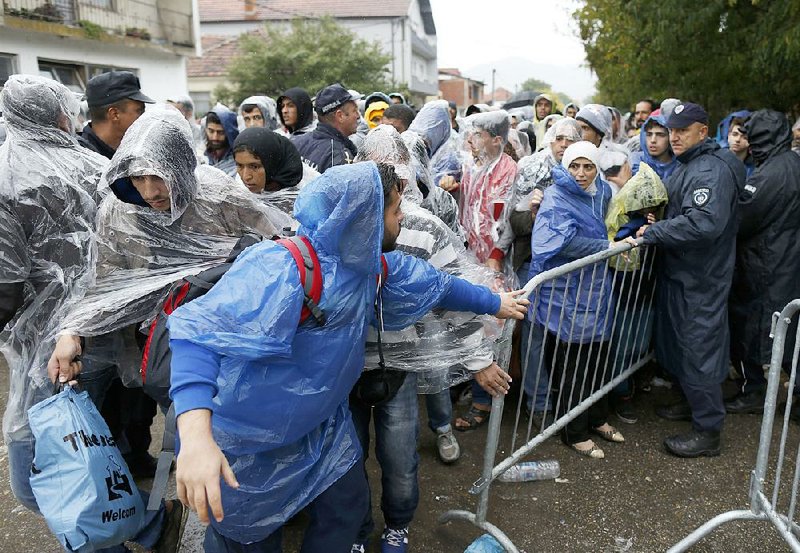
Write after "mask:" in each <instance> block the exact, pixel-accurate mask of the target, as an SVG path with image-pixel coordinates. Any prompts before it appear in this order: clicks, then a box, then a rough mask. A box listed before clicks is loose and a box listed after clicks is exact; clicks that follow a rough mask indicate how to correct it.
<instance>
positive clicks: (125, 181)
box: [104, 106, 197, 224]
mask: <svg viewBox="0 0 800 553" xmlns="http://www.w3.org/2000/svg"><path fill="white" fill-rule="evenodd" d="M192 140H193V138H192V129H191V127H190V126H189V122H188V121H186V119H184V117H183V116H182V115H181V114H180V112H179V111H178V110H176V109H175V108H172V107H167V106H155V107H153V108H151V109H149V110H147V111H146V112H145V113H144V115H142V116H141V117H139V118H138V119H137V120H136V121H135V122H134V123H133V125H131V126H130V128H129V129H128V130H127V132H126V133H125V136H124V137H123V138H122V142H121V143H120V145H119V148H117V151H116V152H115V153H114V157H113V158H112V159H111V163H110V164H109V166H108V169H107V170H106V173H105V175H104V180H105V181H106V182H107V183H108V185H109V187H110V188H111V190H112V191H113V192H114V194H115V195H116V196H117V198H119V199H120V200H121V201H123V202H125V203H128V204H133V205H137V206H142V207H144V208H145V209H144V210H142V215H143V216H144V217H146V218H151V219H154V220H156V221H158V222H159V223H161V224H163V220H164V219H168V220H169V222H170V223H174V222H175V221H177V220H178V219H179V218H180V216H181V215H182V214H183V212H184V211H185V210H186V207H187V206H188V205H189V204H190V203H191V202H192V201H193V200H194V198H195V196H196V195H197V179H196V178H195V174H194V170H195V167H197V157H196V156H195V153H194V149H193V147H192ZM144 175H155V176H157V177H160V178H161V179H163V180H164V183H165V184H166V186H167V189H168V190H169V196H170V206H171V207H170V210H169V212H167V213H162V212H158V211H155V210H153V209H150V208H149V204H148V203H147V202H146V201H145V200H144V199H143V198H142V196H141V194H139V192H138V191H137V190H136V188H135V187H134V186H133V184H132V183H131V180H130V177H139V176H144Z"/></svg>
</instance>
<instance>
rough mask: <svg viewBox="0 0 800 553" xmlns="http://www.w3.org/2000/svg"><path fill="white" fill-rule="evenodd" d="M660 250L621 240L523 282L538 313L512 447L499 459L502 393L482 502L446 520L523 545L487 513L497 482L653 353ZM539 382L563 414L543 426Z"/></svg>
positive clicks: (505, 349)
mask: <svg viewBox="0 0 800 553" xmlns="http://www.w3.org/2000/svg"><path fill="white" fill-rule="evenodd" d="M654 253H655V250H654V249H652V248H646V247H637V248H634V247H633V246H631V245H630V244H627V243H625V244H620V245H617V246H615V247H614V248H612V249H609V250H606V251H603V252H600V253H597V254H594V255H591V256H588V257H584V258H582V259H579V260H576V261H573V262H570V263H567V264H565V265H562V266H560V267H557V268H555V269H551V270H549V271H545V272H543V273H541V274H539V275H537V276H536V277H534V278H533V279H531V280H530V281H529V282H528V283H527V284H526V285H525V292H526V295H527V297H528V298H529V299H530V300H531V308H532V313H533V318H534V319H535V321H534V322H533V323H531V324H526V325H525V326H529V327H530V328H529V332H528V334H527V340H526V346H525V347H523V348H522V352H521V355H522V361H523V362H522V380H523V389H524V390H525V392H524V393H523V391H521V392H520V397H519V400H518V402H517V405H516V412H515V415H514V424H513V429H512V431H511V435H510V436H507V437H505V439H507V440H508V442H509V443H510V447H509V448H508V449H507V450H509V451H511V452H512V453H511V454H510V455H508V456H507V457H505V458H503V459H501V460H499V462H498V460H497V451H498V445H499V444H500V440H501V434H503V432H502V426H501V425H502V419H503V409H504V407H505V398H503V397H500V398H495V399H494V401H493V402H492V410H491V415H490V418H489V425H488V426H489V429H488V435H487V440H486V449H485V451H484V464H483V472H482V476H481V478H480V479H478V480H477V481H476V482H475V483H474V484H473V485H472V488H471V489H470V493H471V494H473V495H478V501H477V507H476V510H475V512H474V513H472V512H469V511H463V510H451V511H447V512H445V513H444V514H442V516H441V517H440V518H439V521H440V522H442V523H444V522H448V521H453V520H466V521H468V522H471V523H472V524H474V525H475V526H477V527H478V528H480V529H482V530H483V531H485V532H488V533H489V534H491V535H492V536H494V538H495V539H497V541H498V542H499V543H500V544H501V545H502V546H503V547H504V548H505V549H506V551H508V552H510V553H517V552H518V550H517V548H516V546H515V545H514V543H513V542H512V541H511V540H510V539H509V538H508V536H506V535H505V534H504V533H503V532H502V531H501V530H500V529H499V528H498V527H497V526H495V525H493V524H491V523H490V522H489V521H488V520H487V514H488V510H489V497H490V488H491V485H492V482H494V480H495V479H496V478H497V477H499V476H500V475H501V474H503V473H504V472H505V471H506V470H508V469H509V468H511V467H512V466H513V465H515V464H516V463H518V462H519V461H520V460H521V459H523V458H524V457H525V456H526V455H528V454H530V453H531V452H532V451H533V450H534V449H535V448H536V447H537V446H538V445H539V444H541V443H543V442H544V441H545V440H547V439H548V438H550V437H552V436H554V435H556V434H558V433H559V432H560V431H561V430H562V429H564V428H565V427H566V426H567V424H569V423H570V422H572V421H574V420H575V419H576V418H578V417H579V416H581V415H583V414H584V413H586V412H587V411H589V409H590V408H591V407H593V406H594V405H596V404H597V403H598V402H601V401H607V397H606V396H607V394H608V393H609V392H610V391H611V390H612V389H614V388H615V387H616V386H617V385H618V384H620V383H622V382H624V381H626V379H628V378H629V377H630V376H631V375H633V373H634V372H636V371H637V370H638V369H639V368H641V367H642V366H643V365H645V364H646V363H647V362H648V361H649V360H650V359H652V358H653V355H652V352H651V351H650V342H651V335H652V321H653V317H652V313H653V309H652V308H653V296H654V292H655V278H654V274H653V258H654ZM565 297H566V298H568V299H567V300H564V298H565ZM508 322H509V323H512V324H506V326H505V327H504V328H503V333H502V335H501V337H500V341H499V344H498V348H499V349H498V351H499V354H498V364H499V365H500V366H501V367H503V368H504V369H506V370H507V369H508V365H509V359H510V357H511V339H512V334H513V332H514V324H513V321H508ZM531 361H532V362H533V363H531ZM529 365H530V366H529ZM545 384H546V385H545ZM537 390H539V394H538V396H539V402H540V403H541V402H542V401H544V407H543V409H541V411H543V412H546V411H552V412H553V413H555V414H556V418H555V420H554V422H552V423H549V424H545V425H543V426H542V428H535V427H534V414H535V407H536V405H535V403H534V409H530V410H529V409H527V406H528V404H527V401H528V398H529V397H530V399H534V396H536V395H537V394H536V391H537ZM526 411H528V412H527V413H526ZM526 418H527V422H526V421H525V419H526ZM521 422H522V424H520V423H521ZM587 424H588V423H587ZM504 445H505V446H507V445H508V444H504ZM504 449H505V447H504ZM571 454H573V455H574V453H571Z"/></svg>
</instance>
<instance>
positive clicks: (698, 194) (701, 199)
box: [692, 187, 711, 207]
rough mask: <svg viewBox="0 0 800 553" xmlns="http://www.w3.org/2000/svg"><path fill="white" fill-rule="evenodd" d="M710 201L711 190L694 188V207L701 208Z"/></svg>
mask: <svg viewBox="0 0 800 553" xmlns="http://www.w3.org/2000/svg"><path fill="white" fill-rule="evenodd" d="M710 199H711V189H710V188H705V187H703V188H695V190H694V192H692V203H693V204H694V205H695V207H703V206H704V205H706V204H707V203H708V200H710Z"/></svg>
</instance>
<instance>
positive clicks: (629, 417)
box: [616, 396, 639, 424]
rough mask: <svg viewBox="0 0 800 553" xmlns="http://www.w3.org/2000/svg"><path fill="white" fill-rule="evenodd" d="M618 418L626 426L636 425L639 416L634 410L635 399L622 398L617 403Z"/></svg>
mask: <svg viewBox="0 0 800 553" xmlns="http://www.w3.org/2000/svg"><path fill="white" fill-rule="evenodd" d="M616 412H617V418H618V419H619V420H621V421H622V422H624V423H626V424H636V423H637V422H639V416H638V415H637V414H636V411H635V410H634V408H633V398H632V397H624V396H620V397H618V398H617V401H616Z"/></svg>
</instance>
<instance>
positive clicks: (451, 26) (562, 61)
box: [431, 0, 594, 99]
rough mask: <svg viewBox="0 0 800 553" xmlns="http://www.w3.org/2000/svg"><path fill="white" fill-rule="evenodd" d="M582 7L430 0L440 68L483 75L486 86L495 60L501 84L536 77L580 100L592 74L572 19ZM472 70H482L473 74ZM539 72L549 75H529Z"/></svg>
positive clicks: (548, 0)
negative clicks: (572, 14)
mask: <svg viewBox="0 0 800 553" xmlns="http://www.w3.org/2000/svg"><path fill="white" fill-rule="evenodd" d="M578 5H579V2H576V1H575V0H569V1H563V0H562V1H557V0H490V1H488V2H487V1H486V0H481V1H478V0H431V6H432V8H433V18H434V21H435V22H436V35H437V42H438V55H439V67H457V68H459V69H460V70H461V71H462V73H465V74H467V75H468V76H470V77H474V78H479V79H483V80H484V81H485V82H486V85H487V90H488V87H489V86H490V82H491V69H488V68H489V67H491V66H492V65H495V64H496V65H497V66H498V69H497V77H496V80H497V86H504V87H505V88H508V89H509V90H512V91H514V87H515V86H516V85H517V84H518V83H520V82H522V81H524V80H525V79H527V78H529V77H537V78H540V79H543V80H545V81H548V82H550V83H551V84H553V86H554V88H556V89H560V90H563V91H564V92H567V93H568V94H570V95H572V96H573V97H575V98H576V99H583V98H585V97H587V96H590V95H591V94H592V93H593V92H594V90H593V84H594V77H593V76H592V75H591V73H590V71H589V70H588V69H587V68H585V67H582V66H584V65H585V63H586V59H585V54H584V50H583V45H582V43H581V41H580V39H579V38H578V36H577V24H576V23H575V22H574V20H573V19H572V17H571V13H572V11H574V9H575V7H576V6H578ZM512 59H513V60H515V63H511V62H510V61H509V60H512ZM545 66H548V67H545ZM501 68H503V70H502V71H501ZM470 69H477V72H478V73H480V74H477V75H470V74H469V70H470ZM537 70H539V71H540V72H542V73H547V74H546V75H545V74H543V75H533V74H527V73H528V72H530V71H537ZM556 81H557V82H556Z"/></svg>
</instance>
